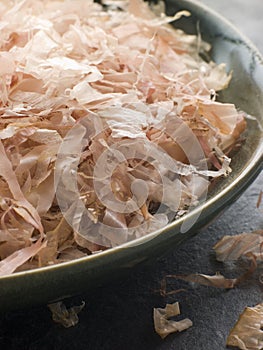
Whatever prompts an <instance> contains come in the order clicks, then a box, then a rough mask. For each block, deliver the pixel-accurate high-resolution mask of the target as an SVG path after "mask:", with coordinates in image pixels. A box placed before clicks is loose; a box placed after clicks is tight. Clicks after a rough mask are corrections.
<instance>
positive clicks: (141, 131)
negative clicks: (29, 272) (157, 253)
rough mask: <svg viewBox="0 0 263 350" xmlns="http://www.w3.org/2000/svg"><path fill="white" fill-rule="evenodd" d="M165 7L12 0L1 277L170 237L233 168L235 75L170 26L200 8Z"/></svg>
mask: <svg viewBox="0 0 263 350" xmlns="http://www.w3.org/2000/svg"><path fill="white" fill-rule="evenodd" d="M155 10H156V11H157V12H158V15H156V14H154V12H152V11H151V10H150V8H149V6H148V5H147V4H146V3H145V2H144V1H142V0H133V1H110V0H109V1H106V2H105V6H102V5H101V4H98V3H95V2H93V1H91V0H68V1H51V0H45V1H42V0H41V1H40V0H21V1H3V2H1V11H0V28H1V30H0V81H1V84H0V275H1V276H3V275H8V274H10V273H12V272H15V271H21V270H25V269H30V268H36V267H40V266H48V265H52V264H57V263H61V262H65V261H68V260H71V259H74V258H76V259H77V258H80V257H83V256H86V255H88V254H92V253H93V252H97V251H101V250H104V249H106V248H110V247H114V246H116V245H119V244H122V243H126V242H127V241H130V240H133V239H136V238H139V237H141V236H143V235H146V234H147V233H149V232H152V231H155V230H158V229H160V228H162V227H164V226H165V225H166V224H168V223H169V222H171V221H172V220H174V219H176V218H178V217H180V216H181V215H182V213H186V212H187V210H188V209H189V208H191V207H194V206H196V205H197V204H198V203H199V201H200V198H201V196H203V197H205V194H206V192H207V190H208V186H209V183H210V180H211V179H212V178H215V177H220V176H227V175H228V174H229V172H231V168H230V162H231V159H230V157H229V152H230V150H231V149H232V148H233V146H234V145H235V143H236V142H237V140H238V139H239V137H240V134H241V133H242V132H243V130H244V129H245V127H246V123H245V120H244V113H243V112H240V111H238V110H237V109H236V107H235V106H234V105H233V104H231V103H228V104H224V103H220V102H218V101H216V92H217V91H219V90H222V89H224V88H225V87H227V85H228V83H229V81H230V79H231V74H227V72H226V68H225V65H224V64H223V63H222V64H219V65H217V64H215V63H214V62H206V61H204V60H203V59H202V58H201V57H200V56H201V55H199V54H200V53H205V52H206V53H207V51H209V50H210V48H211V47H210V45H209V44H207V43H205V42H203V41H201V42H200V40H199V37H197V36H195V35H187V34H186V33H184V32H182V31H181V30H178V29H175V28H174V27H172V26H171V25H170V23H171V22H174V21H175V20H177V19H178V18H180V17H181V16H189V12H187V11H181V12H179V13H177V14H175V15H174V16H166V15H165V14H164V13H163V12H164V7H163V5H162V6H161V7H160V8H159V9H157V8H155ZM211 96H212V97H211ZM113 165H114V167H113ZM56 179H59V181H57V180H56Z"/></svg>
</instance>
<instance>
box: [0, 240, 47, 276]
mask: <svg viewBox="0 0 263 350" xmlns="http://www.w3.org/2000/svg"><path fill="white" fill-rule="evenodd" d="M46 243H47V242H46V241H44V242H42V240H41V239H39V240H38V241H37V242H36V243H33V244H32V245H31V246H29V247H26V248H23V249H20V250H18V251H16V252H14V253H13V254H11V255H9V257H7V258H5V259H4V260H2V261H0V276H5V275H10V274H11V273H13V272H14V271H15V270H16V269H17V268H18V267H19V266H21V265H23V264H24V263H25V262H26V261H27V260H28V259H30V258H32V257H33V256H34V255H36V254H37V253H38V252H39V251H40V250H41V249H42V248H44V247H45V245H46Z"/></svg>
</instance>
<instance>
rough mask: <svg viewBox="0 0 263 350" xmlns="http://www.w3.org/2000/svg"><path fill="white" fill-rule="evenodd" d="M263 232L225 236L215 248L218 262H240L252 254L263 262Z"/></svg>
mask: <svg viewBox="0 0 263 350" xmlns="http://www.w3.org/2000/svg"><path fill="white" fill-rule="evenodd" d="M262 244H263V230H258V231H254V232H250V233H241V234H239V235H234V236H224V237H223V238H222V239H221V240H220V241H219V242H217V243H216V245H215V246H214V250H215V253H216V259H217V260H218V261H231V260H232V261H233V260H238V259H239V258H240V257H241V256H246V255H247V254H248V253H252V254H253V255H254V256H255V258H256V259H257V260H262V259H263V255H262V253H263V252H262Z"/></svg>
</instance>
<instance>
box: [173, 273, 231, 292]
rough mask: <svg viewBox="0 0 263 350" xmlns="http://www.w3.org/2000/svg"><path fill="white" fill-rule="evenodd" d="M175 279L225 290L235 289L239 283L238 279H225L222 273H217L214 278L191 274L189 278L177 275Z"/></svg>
mask: <svg viewBox="0 0 263 350" xmlns="http://www.w3.org/2000/svg"><path fill="white" fill-rule="evenodd" d="M174 277H175V278H178V279H181V280H183V281H187V282H192V283H197V284H201V285H204V286H209V287H216V288H225V289H231V288H234V287H235V285H236V283H237V279H236V278H233V279H228V278H225V277H224V276H223V275H221V274H220V273H216V274H215V275H213V276H209V275H204V274H191V275H187V276H183V275H182V276H179V275H176V276H174Z"/></svg>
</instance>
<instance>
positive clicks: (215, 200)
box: [0, 0, 263, 281]
mask: <svg viewBox="0 0 263 350" xmlns="http://www.w3.org/2000/svg"><path fill="white" fill-rule="evenodd" d="M173 2H175V3H178V4H179V5H180V7H183V6H184V5H186V6H191V8H193V9H194V10H196V12H198V10H204V11H205V12H207V13H209V15H210V16H211V17H212V18H215V19H217V20H218V21H219V22H221V23H222V24H225V26H226V27H228V28H230V29H231V30H232V31H233V33H235V34H237V35H238V36H239V38H241V39H242V42H244V44H245V45H246V46H247V47H248V48H249V49H250V50H251V52H252V54H253V56H254V57H256V58H257V59H258V61H259V62H258V64H259V65H262V70H263V56H262V55H261V53H260V51H259V50H258V48H257V47H256V46H255V45H254V43H253V42H252V41H251V40H250V39H249V38H248V37H247V36H246V35H244V34H243V33H242V32H241V31H240V30H239V29H238V28H237V27H236V26H234V25H233V24H232V23H231V22H230V21H229V20H228V19H226V18H225V17H224V16H222V15H221V14H220V13H218V12H217V11H215V10H214V9H211V8H210V7H209V6H207V5H205V4H202V3H200V2H196V1H195V0H180V1H179V0H173ZM193 12H194V11H193ZM197 17H198V15H197ZM260 141H261V142H259V145H258V146H257V148H256V149H255V151H254V153H253V156H252V157H251V158H250V161H249V163H248V164H247V167H246V168H243V169H242V171H241V172H240V174H239V175H238V176H237V177H236V178H235V179H234V180H233V181H231V183H230V184H228V185H227V186H226V187H225V188H223V189H222V190H221V191H220V193H217V194H215V195H213V196H212V197H211V198H209V199H206V200H205V201H204V202H203V203H201V204H200V205H198V206H197V207H196V208H194V209H193V210H191V211H190V212H188V213H187V214H185V215H184V216H182V217H181V218H179V219H176V220H175V221H172V222H171V223H169V224H168V225H166V226H165V227H163V228H160V229H158V230H155V231H153V232H151V233H148V234H147V235H145V236H142V237H139V238H136V239H134V240H132V241H129V242H126V243H123V244H121V245H119V246H116V247H112V248H109V249H106V250H103V251H99V252H97V253H94V254H91V255H87V256H85V257H82V258H78V259H74V260H71V261H67V262H63V263H59V264H54V265H49V266H43V267H38V268H34V269H30V270H25V271H18V272H14V273H12V274H10V275H4V276H0V281H5V280H10V279H12V280H13V279H20V278H23V277H25V276H28V277H29V276H34V275H38V276H39V275H41V274H42V273H45V274H46V273H48V272H51V271H53V272H54V271H57V270H64V269H67V268H68V267H72V266H76V265H79V264H85V263H89V262H90V261H93V260H94V259H99V258H103V257H109V256H111V255H112V254H114V255H116V253H118V252H122V251H124V250H128V249H129V248H133V247H134V246H138V245H143V244H146V243H147V242H148V241H150V240H152V239H154V238H156V237H157V236H159V235H164V234H166V233H167V231H172V230H173V229H174V228H176V227H180V226H181V225H182V224H183V222H184V221H185V220H190V219H191V218H192V217H194V216H195V215H199V216H201V215H202V213H206V212H209V210H210V212H217V211H218V210H219V209H220V208H221V207H222V206H225V205H226V203H225V202H224V203H222V199H223V198H225V196H226V195H227V193H231V196H230V197H229V198H228V201H231V199H232V198H234V197H236V196H237V195H238V194H239V193H240V192H242V190H243V189H244V188H245V187H246V186H247V185H248V184H249V183H250V181H251V179H254V178H255V177H256V176H257V175H258V174H259V173H260V171H261V170H263V164H262V163H263V142H262V141H263V134H262V135H261V137H260ZM237 185H239V186H237ZM237 187H238V188H237ZM220 199H221V201H220ZM177 234H179V232H175V233H174V235H177Z"/></svg>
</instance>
